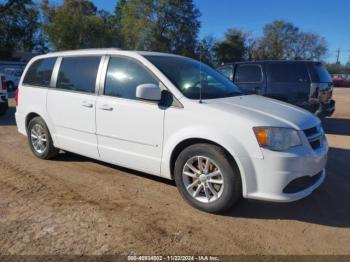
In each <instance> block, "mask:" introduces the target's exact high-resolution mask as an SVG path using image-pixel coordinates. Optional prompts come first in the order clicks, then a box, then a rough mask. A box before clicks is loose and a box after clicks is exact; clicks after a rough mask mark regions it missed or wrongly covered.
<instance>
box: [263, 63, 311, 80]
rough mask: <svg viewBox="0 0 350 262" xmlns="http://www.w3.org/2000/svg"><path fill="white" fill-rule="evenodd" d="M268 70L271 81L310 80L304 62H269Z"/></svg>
mask: <svg viewBox="0 0 350 262" xmlns="http://www.w3.org/2000/svg"><path fill="white" fill-rule="evenodd" d="M267 71H268V78H269V81H270V82H301V83H303V82H310V78H309V74H308V70H307V67H306V65H305V64H304V63H271V64H270V63H268V64H267Z"/></svg>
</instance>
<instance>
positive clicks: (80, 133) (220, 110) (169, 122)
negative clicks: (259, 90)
mask: <svg viewBox="0 0 350 262" xmlns="http://www.w3.org/2000/svg"><path fill="white" fill-rule="evenodd" d="M16 121H17V126H18V130H19V132H20V133H22V134H24V135H27V137H28V142H29V146H30V148H31V150H32V152H33V154H34V155H35V156H37V157H39V158H41V159H49V158H52V157H54V156H55V155H56V154H57V152H58V150H59V149H62V150H65V151H69V152H74V153H77V154H81V155H84V156H87V157H90V158H94V159H99V160H102V161H105V162H109V163H112V164H116V165H119V166H124V167H128V168H131V169H135V170H139V171H142V172H146V173H150V174H153V175H156V176H162V177H165V178H168V179H174V180H175V182H176V185H177V187H178V190H179V192H180V193H181V195H182V196H183V198H184V199H185V200H186V201H187V202H189V203H190V204H191V205H193V206H194V207H196V208H199V209H202V210H204V211H207V212H222V211H224V210H226V209H228V208H230V207H231V206H232V205H233V204H234V203H235V202H236V201H237V200H238V199H239V198H240V197H242V196H243V197H245V198H251V199H260V200H269V201H279V202H288V201H294V200H298V199H300V198H303V197H305V196H307V195H309V194H310V193H311V192H312V191H313V190H315V189H316V188H317V187H318V186H319V185H320V184H321V183H322V182H323V180H324V178H325V164H326V160H327V151H328V145H327V140H326V138H325V135H324V131H323V129H322V126H321V124H320V120H319V119H318V118H317V117H315V116H313V115H312V114H311V113H309V112H307V111H305V110H303V109H301V108H298V107H294V106H292V105H290V104H286V103H284V102H281V101H278V100H273V99H270V98H265V97H262V96H258V95H243V94H242V93H241V92H240V90H239V89H238V88H237V86H235V85H234V84H233V83H232V82H230V81H229V80H228V79H227V78H225V77H224V76H223V75H221V74H220V73H219V72H217V71H216V70H214V69H212V68H210V67H208V66H206V65H204V64H201V63H200V62H198V61H196V60H193V59H190V58H186V57H181V56H175V55H170V54H161V53H152V52H134V51H120V50H114V49H107V50H106V49H104V50H81V51H67V52H61V53H51V54H47V55H42V56H37V57H35V58H33V59H32V60H31V61H30V62H29V63H28V65H27V67H26V69H25V71H24V74H23V76H22V78H21V80H20V84H19V89H18V105H17V112H16Z"/></svg>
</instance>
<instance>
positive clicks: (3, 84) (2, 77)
mask: <svg viewBox="0 0 350 262" xmlns="http://www.w3.org/2000/svg"><path fill="white" fill-rule="evenodd" d="M1 89H3V90H6V89H7V85H6V80H5V77H4V76H1Z"/></svg>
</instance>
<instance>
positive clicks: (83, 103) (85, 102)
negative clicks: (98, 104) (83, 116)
mask: <svg viewBox="0 0 350 262" xmlns="http://www.w3.org/2000/svg"><path fill="white" fill-rule="evenodd" d="M81 105H82V106H84V107H88V108H92V107H93V106H94V105H93V104H92V103H89V102H87V101H83V102H82V103H81Z"/></svg>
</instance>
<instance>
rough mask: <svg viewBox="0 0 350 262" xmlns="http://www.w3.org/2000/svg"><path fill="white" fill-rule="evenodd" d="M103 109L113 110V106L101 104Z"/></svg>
mask: <svg viewBox="0 0 350 262" xmlns="http://www.w3.org/2000/svg"><path fill="white" fill-rule="evenodd" d="M100 109H101V110H105V111H113V107H111V106H109V105H102V106H100Z"/></svg>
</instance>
